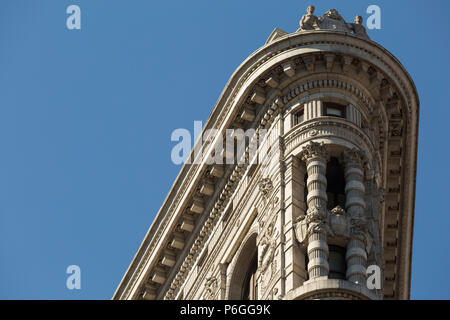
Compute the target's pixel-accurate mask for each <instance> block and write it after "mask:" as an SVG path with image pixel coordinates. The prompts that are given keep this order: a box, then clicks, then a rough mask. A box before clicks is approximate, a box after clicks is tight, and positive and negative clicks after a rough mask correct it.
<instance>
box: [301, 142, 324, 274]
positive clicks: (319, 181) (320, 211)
mask: <svg viewBox="0 0 450 320" xmlns="http://www.w3.org/2000/svg"><path fill="white" fill-rule="evenodd" d="M302 159H303V160H304V161H305V162H306V170H307V172H308V180H307V188H308V195H307V198H306V202H307V205H308V210H307V214H306V222H307V226H308V230H307V234H308V249H307V252H308V260H309V262H308V275H309V279H314V278H317V277H323V276H328V271H329V267H328V244H327V233H326V230H325V226H324V223H325V219H326V209H327V193H326V190H327V179H326V177H325V174H326V166H327V153H326V150H325V147H324V145H323V143H322V144H319V143H315V142H311V143H310V144H309V145H307V146H306V147H305V148H303V153H302Z"/></svg>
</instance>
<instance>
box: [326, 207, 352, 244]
mask: <svg viewBox="0 0 450 320" xmlns="http://www.w3.org/2000/svg"><path fill="white" fill-rule="evenodd" d="M329 223H330V228H331V232H332V236H339V237H348V236H349V231H350V230H349V229H350V219H349V217H348V216H347V214H346V212H345V210H344V209H342V208H341V207H340V206H337V207H335V208H334V209H332V210H331V214H330V216H329Z"/></svg>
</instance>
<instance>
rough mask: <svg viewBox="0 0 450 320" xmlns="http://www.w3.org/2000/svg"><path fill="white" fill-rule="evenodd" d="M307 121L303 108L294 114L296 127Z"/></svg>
mask: <svg viewBox="0 0 450 320" xmlns="http://www.w3.org/2000/svg"><path fill="white" fill-rule="evenodd" d="M304 120H305V111H304V110H303V108H302V109H301V110H300V111H298V112H297V113H295V114H294V126H295V125H297V124H300V123H302V122H303V121H304Z"/></svg>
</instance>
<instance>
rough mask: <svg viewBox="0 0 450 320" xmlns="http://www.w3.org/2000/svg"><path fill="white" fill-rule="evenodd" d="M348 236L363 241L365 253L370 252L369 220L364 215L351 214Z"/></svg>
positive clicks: (371, 240) (371, 239)
mask: <svg viewBox="0 0 450 320" xmlns="http://www.w3.org/2000/svg"><path fill="white" fill-rule="evenodd" d="M350 237H351V238H353V239H359V240H361V241H363V242H364V244H365V246H366V251H367V253H370V251H371V248H372V242H373V237H372V235H371V232H370V226H369V221H368V220H367V218H366V217H365V216H364V215H358V216H352V217H351V218H350Z"/></svg>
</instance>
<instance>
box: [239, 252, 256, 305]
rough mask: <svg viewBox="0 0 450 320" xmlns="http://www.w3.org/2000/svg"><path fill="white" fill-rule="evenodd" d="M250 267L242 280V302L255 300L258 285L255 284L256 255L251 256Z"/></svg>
mask: <svg viewBox="0 0 450 320" xmlns="http://www.w3.org/2000/svg"><path fill="white" fill-rule="evenodd" d="M251 261H252V262H251V263H250V266H249V268H248V271H247V274H246V276H245V280H244V288H243V290H242V298H241V299H242V300H257V299H258V296H257V292H258V284H257V282H256V270H258V255H257V254H256V252H255V253H254V254H253V258H252V260H251Z"/></svg>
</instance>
